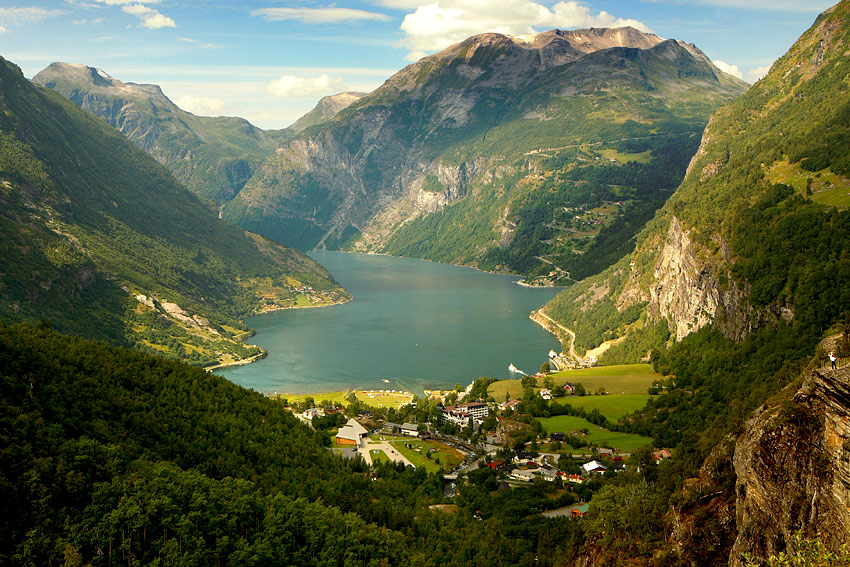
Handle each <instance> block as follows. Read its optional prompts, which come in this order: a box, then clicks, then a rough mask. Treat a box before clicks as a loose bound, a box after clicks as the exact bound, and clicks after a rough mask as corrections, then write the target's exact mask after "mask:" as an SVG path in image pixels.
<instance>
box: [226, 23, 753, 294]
mask: <svg viewBox="0 0 850 567" xmlns="http://www.w3.org/2000/svg"><path fill="white" fill-rule="evenodd" d="M745 89H746V84H745V83H743V82H742V81H739V80H738V79H735V78H734V77H731V76H729V75H726V74H724V73H723V72H722V71H720V70H719V69H717V68H716V67H715V66H714V65H713V64H712V63H711V61H710V60H709V59H708V58H707V57H706V56H705V54H703V53H702V52H701V51H699V49H697V48H696V47H694V46H692V45H689V44H685V43H683V42H680V41H676V40H662V39H661V38H659V37H657V36H655V35H652V34H645V33H642V32H639V31H637V30H635V29H632V28H622V29H592V30H572V31H562V30H552V31H549V32H545V33H542V34H539V35H537V36H535V37H533V38H517V37H510V36H505V35H501V34H492V33H491V34H482V35H479V36H475V37H471V38H469V39H467V40H465V41H463V42H461V43H459V44H457V45H454V46H451V47H449V48H447V49H445V50H443V51H441V52H440V53H437V54H434V55H431V56H428V57H425V58H423V59H422V60H420V61H419V62H417V63H415V64H413V65H410V66H408V67H406V68H405V69H402V70H401V71H399V72H398V73H396V74H395V75H393V76H392V77H391V78H390V79H388V80H387V81H386V82H385V83H384V84H383V85H382V86H381V87H379V88H378V89H377V90H375V91H374V92H372V93H370V94H368V95H366V96H363V97H362V98H360V99H359V100H357V101H356V102H354V103H352V104H351V105H350V106H348V107H347V108H345V109H344V110H342V111H341V112H340V113H339V114H338V115H336V116H335V117H334V119H333V120H331V121H328V122H326V123H324V124H320V125H317V126H313V127H311V128H308V129H306V130H305V131H304V132H302V133H301V134H300V135H299V136H298V137H297V138H295V139H293V140H292V141H289V142H287V143H285V144H283V145H282V146H281V148H280V149H279V151H278V152H276V153H275V155H274V156H271V157H270V158H269V159H268V160H267V161H266V162H265V163H264V164H263V166H262V167H261V168H260V169H259V170H258V171H257V173H256V174H255V175H254V176H253V177H252V179H251V180H250V181H249V182H248V183H247V184H246V186H245V188H244V189H243V190H242V191H241V192H240V194H239V196H238V197H237V198H236V199H234V200H233V201H232V202H230V203H229V204H228V205H227V206H226V207H225V210H224V216H225V218H228V219H231V220H233V221H234V222H236V223H237V224H240V225H241V226H244V227H246V228H248V229H250V230H254V231H256V232H258V233H260V234H263V235H265V236H268V237H270V238H273V239H276V240H278V241H280V242H284V243H287V244H291V245H294V246H298V247H301V248H312V247H315V246H318V247H321V248H329V249H338V248H341V249H354V250H364V251H376V252H387V253H390V254H397V255H403V256H415V257H421V258H427V259H430V260H436V261H440V262H451V263H461V264H470V265H476V266H478V267H481V268H484V269H487V270H493V271H509V272H514V273H525V274H530V275H534V276H538V275H542V276H547V275H548V274H549V272H551V271H554V272H555V274H554V276H555V277H553V279H557V280H559V283H568V282H569V281H570V278H572V279H581V278H584V277H585V276H587V275H590V274H593V273H597V272H598V271H600V270H601V269H604V268H605V267H607V266H608V265H610V264H611V263H612V262H614V261H616V260H618V259H619V258H620V257H622V256H623V255H624V254H626V253H628V252H630V251H631V249H632V246H633V241H632V240H631V239H632V237H633V236H634V234H635V233H636V232H637V231H638V230H639V229H640V227H641V226H643V224H644V223H645V222H646V221H647V220H648V219H649V218H651V217H652V214H653V213H654V211H655V210H656V209H657V208H658V207H660V206H661V205H662V204H663V203H664V201H665V200H666V199H667V198H668V197H669V196H670V194H671V193H672V191H673V190H674V189H675V187H676V186H677V185H678V184H679V183H680V181H681V179H682V177H683V175H684V172H685V168H686V166H687V162H688V160H689V159H690V157H691V156H692V154H693V153H694V152H695V151H696V149H697V146H698V142H699V136H700V134H701V132H702V130H703V128H704V127H705V123H706V121H707V120H708V117H709V115H710V114H711V113H712V112H713V111H714V110H715V109H716V108H717V107H718V106H719V105H720V104H722V103H723V102H727V101H728V100H730V99H731V98H733V97H735V96H737V95H738V94H740V93H742V92H743V91H744V90H745Z"/></svg>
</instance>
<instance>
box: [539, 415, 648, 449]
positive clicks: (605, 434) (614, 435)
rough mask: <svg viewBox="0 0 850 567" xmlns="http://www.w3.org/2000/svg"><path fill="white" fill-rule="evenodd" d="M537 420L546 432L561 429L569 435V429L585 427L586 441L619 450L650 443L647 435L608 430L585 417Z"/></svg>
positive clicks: (559, 417)
mask: <svg viewBox="0 0 850 567" xmlns="http://www.w3.org/2000/svg"><path fill="white" fill-rule="evenodd" d="M538 421H539V422H540V424H541V425H542V426H543V429H544V430H545V431H546V433H552V432H553V431H562V432H564V433H566V434H567V435H569V433H570V431H572V430H574V429H587V430H588V431H589V433H588V435H587V437H585V438H584V441H585V442H586V443H588V444H590V443H594V444H596V445H597V446H604V447H611V448H616V449H619V450H620V451H634V450H635V449H638V448H639V447H643V446H644V445H651V444H652V439H650V438H649V437H642V436H640V435H632V434H630V433H619V432H616V431H608V430H607V429H602V428H601V427H599V426H598V425H593V424H592V423H590V422H589V421H587V420H586V419H582V418H580V417H574V416H571V415H559V416H556V417H543V418H539V419H538Z"/></svg>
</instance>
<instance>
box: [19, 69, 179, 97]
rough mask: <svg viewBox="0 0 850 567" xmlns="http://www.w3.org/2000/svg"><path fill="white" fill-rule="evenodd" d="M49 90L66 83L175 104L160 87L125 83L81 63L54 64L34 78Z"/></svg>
mask: <svg viewBox="0 0 850 567" xmlns="http://www.w3.org/2000/svg"><path fill="white" fill-rule="evenodd" d="M32 80H33V82H34V83H38V84H40V85H42V86H45V87H47V88H56V86H57V84H59V83H62V82H65V83H71V84H74V85H75V86H79V87H85V89H86V90H87V91H88V92H91V93H98V94H110V95H115V96H119V95H120V96H122V97H134V98H156V99H159V100H158V102H160V103H163V102H166V101H167V103H168V104H173V103H172V102H171V101H170V100H169V99H168V97H166V96H165V93H163V92H162V89H161V88H160V87H159V85H150V84H138V83H124V82H121V81H119V80H118V79H116V78H114V77H112V76H111V75H110V74H109V73H107V72H106V71H104V70H103V69H98V68H95V67H89V66H88V65H82V64H80V63H63V62H59V61H57V62H54V63H51V64H50V65H48V66H47V68H46V69H44V70H43V71H41V72H39V73H38V74H37V75H36V76H35V77H33V78H32Z"/></svg>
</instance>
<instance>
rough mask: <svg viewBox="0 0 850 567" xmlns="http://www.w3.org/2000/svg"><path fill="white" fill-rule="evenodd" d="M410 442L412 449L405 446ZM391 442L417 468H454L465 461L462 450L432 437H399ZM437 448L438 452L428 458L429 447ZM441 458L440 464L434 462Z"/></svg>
mask: <svg viewBox="0 0 850 567" xmlns="http://www.w3.org/2000/svg"><path fill="white" fill-rule="evenodd" d="M405 443H408V444H410V445H412V446H413V448H412V449H410V448H408V447H405V446H404V444H405ZM390 444H391V445H392V446H393V447H394V448H395V450H396V451H398V452H399V453H401V454H402V455H404V456H405V457H407V459H408V460H409V461H410V462H411V463H413V465H414V466H415V467H416V468H421V467H425V470H426V471H428V472H429V473H432V472H437V471H439V470H440V469H441V468H442V470H444V471H448V470H452V469H453V468H455V467H456V466H457V465H459V464H460V463H461V462H463V454H462V453H461V452H460V451H457V450H455V449H452V448H451V447H449V446H447V445H443V444H442V443H439V442H437V441H432V440H430V439H426V440H422V439H414V438H412V437H403V438H398V439H397V440H395V441H390ZM431 448H435V449H437V451H436V452H434V453H431V458H430V459H428V458H427V457H426V456H425V454H426V452H427V451H428V449H431ZM437 458H439V459H440V464H439V465H438V464H436V463H435V462H434V460H435V459H437Z"/></svg>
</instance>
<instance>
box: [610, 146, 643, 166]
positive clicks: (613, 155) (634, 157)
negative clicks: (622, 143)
mask: <svg viewBox="0 0 850 567" xmlns="http://www.w3.org/2000/svg"><path fill="white" fill-rule="evenodd" d="M601 154H602V158H603V159H613V160H615V161H617V162H619V163H628V162H630V161H635V162H638V163H649V162H651V161H652V150H646V151H644V152H640V153H637V154H628V153H622V152H618V151H617V150H613V149H607V150H602V152H601Z"/></svg>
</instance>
